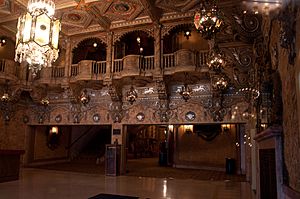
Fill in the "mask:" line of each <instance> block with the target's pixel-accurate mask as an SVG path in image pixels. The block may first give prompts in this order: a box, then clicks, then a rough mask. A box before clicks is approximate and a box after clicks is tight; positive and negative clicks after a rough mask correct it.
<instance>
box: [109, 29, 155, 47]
mask: <svg viewBox="0 0 300 199" xmlns="http://www.w3.org/2000/svg"><path fill="white" fill-rule="evenodd" d="M138 31H142V32H145V33H147V34H148V36H150V37H153V38H154V27H152V28H149V27H147V28H146V27H139V28H134V29H126V31H117V32H114V34H113V43H114V44H115V43H116V42H118V41H120V39H121V38H122V36H124V35H126V34H127V33H130V32H138Z"/></svg>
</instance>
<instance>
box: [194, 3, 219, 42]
mask: <svg viewBox="0 0 300 199" xmlns="http://www.w3.org/2000/svg"><path fill="white" fill-rule="evenodd" d="M221 16H222V14H221V12H220V10H219V9H218V7H217V5H216V3H215V2H213V4H211V3H209V1H208V0H205V1H202V3H201V9H200V11H197V12H196V13H195V16H194V24H195V27H196V29H197V30H198V31H199V32H200V33H201V34H202V36H203V37H204V38H205V39H211V38H213V36H214V34H215V33H217V32H219V31H220V28H221V25H222V24H223V20H222V19H221Z"/></svg>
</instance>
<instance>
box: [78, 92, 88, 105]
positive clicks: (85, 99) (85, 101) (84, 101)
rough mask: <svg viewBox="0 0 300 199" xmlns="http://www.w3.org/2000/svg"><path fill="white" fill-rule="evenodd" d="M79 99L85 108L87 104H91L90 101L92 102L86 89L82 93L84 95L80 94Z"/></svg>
mask: <svg viewBox="0 0 300 199" xmlns="http://www.w3.org/2000/svg"><path fill="white" fill-rule="evenodd" d="M79 99H80V102H81V103H82V104H83V105H84V106H85V105H87V104H88V103H89V101H90V96H89V95H88V93H87V90H86V89H84V90H83V91H82V93H81V94H80V97H79Z"/></svg>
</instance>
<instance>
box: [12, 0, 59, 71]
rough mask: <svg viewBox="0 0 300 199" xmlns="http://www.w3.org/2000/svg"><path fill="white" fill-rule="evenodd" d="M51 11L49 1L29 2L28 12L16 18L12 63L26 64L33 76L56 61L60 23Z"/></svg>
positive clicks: (36, 0)
mask: <svg viewBox="0 0 300 199" xmlns="http://www.w3.org/2000/svg"><path fill="white" fill-rule="evenodd" d="M54 12H55V4H54V2H53V1H52V0H29V1H28V7H27V13H26V14H24V15H23V16H21V17H19V21H18V26H17V29H18V32H17V35H16V56H15V61H18V62H20V63H21V62H23V61H26V62H27V63H28V65H29V69H30V70H32V74H33V75H34V76H35V75H36V73H37V72H38V71H39V70H41V69H42V68H43V67H51V65H52V63H53V62H54V61H55V60H56V59H57V58H58V51H59V50H58V39H59V31H60V27H61V24H60V21H59V20H57V19H55V18H54V16H53V15H54Z"/></svg>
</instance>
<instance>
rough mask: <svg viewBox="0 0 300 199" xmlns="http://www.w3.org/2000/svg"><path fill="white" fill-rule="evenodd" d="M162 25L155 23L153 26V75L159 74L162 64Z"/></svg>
mask: <svg viewBox="0 0 300 199" xmlns="http://www.w3.org/2000/svg"><path fill="white" fill-rule="evenodd" d="M161 29H162V25H160V24H157V25H155V27H154V70H155V75H160V74H161V69H160V68H161V64H162V54H163V50H162V45H163V41H162V38H161Z"/></svg>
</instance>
